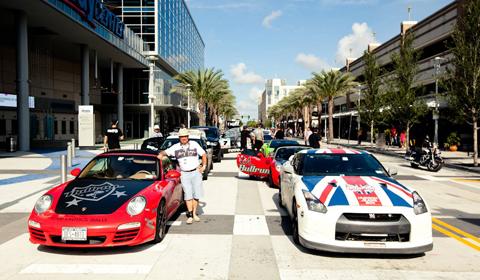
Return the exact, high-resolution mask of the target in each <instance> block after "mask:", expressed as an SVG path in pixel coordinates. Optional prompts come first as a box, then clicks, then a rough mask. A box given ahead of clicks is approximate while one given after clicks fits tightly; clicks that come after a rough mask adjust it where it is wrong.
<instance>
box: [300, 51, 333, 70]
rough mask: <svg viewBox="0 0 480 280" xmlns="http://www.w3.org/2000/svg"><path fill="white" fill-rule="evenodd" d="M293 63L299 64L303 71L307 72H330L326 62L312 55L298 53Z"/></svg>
mask: <svg viewBox="0 0 480 280" xmlns="http://www.w3.org/2000/svg"><path fill="white" fill-rule="evenodd" d="M295 63H296V64H299V65H300V67H302V68H303V69H305V70H309V71H311V70H313V71H316V72H320V71H322V69H323V70H325V71H330V69H332V67H331V66H330V65H329V64H328V62H327V61H325V60H323V59H320V58H318V57H316V56H315V55H313V54H304V53H299V54H297V56H296V57H295Z"/></svg>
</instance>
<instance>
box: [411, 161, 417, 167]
mask: <svg viewBox="0 0 480 280" xmlns="http://www.w3.org/2000/svg"><path fill="white" fill-rule="evenodd" d="M410 166H411V167H413V168H418V164H416V163H413V162H410Z"/></svg>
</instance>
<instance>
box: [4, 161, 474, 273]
mask: <svg viewBox="0 0 480 280" xmlns="http://www.w3.org/2000/svg"><path fill="white" fill-rule="evenodd" d="M235 157H236V154H228V155H225V158H224V160H222V162H221V163H220V164H218V163H215V166H214V170H213V171H212V173H211V174H210V176H209V179H208V180H207V181H204V186H205V195H206V197H205V198H204V199H202V200H201V204H200V209H199V211H198V212H199V214H200V217H201V221H200V222H198V223H194V224H193V225H187V224H185V221H186V217H185V215H184V214H179V215H176V216H175V217H173V218H172V219H171V220H170V226H169V228H168V233H167V236H166V239H165V240H164V241H163V242H161V243H160V244H144V245H140V246H135V247H118V248H96V249H69V248H52V247H45V246H38V245H34V244H31V243H30V242H29V241H28V233H27V218H28V215H29V213H30V211H31V209H32V207H33V204H34V202H35V200H36V199H37V198H38V197H39V196H40V195H41V194H42V193H43V192H45V191H46V190H47V189H49V188H51V187H53V186H54V183H55V182H56V180H58V178H57V177H48V178H44V179H39V180H35V181H34V182H33V183H32V184H31V186H28V187H23V186H24V185H25V184H23V185H22V188H21V189H20V188H19V189H18V192H17V191H15V192H13V193H14V194H12V192H11V190H12V189H15V187H16V186H15V184H12V185H3V186H0V188H4V189H9V190H10V191H9V192H8V194H9V195H6V196H2V197H1V198H0V252H1V253H0V279H102V280H103V279H332V278H333V279H480V266H479V265H478V264H479V263H480V240H479V237H480V215H479V211H480V174H472V173H467V172H464V171H458V170H453V169H448V168H444V169H442V170H441V171H440V172H438V173H432V172H428V171H426V170H421V169H412V168H411V167H410V166H409V164H408V163H407V162H404V161H402V160H401V159H399V158H394V157H388V156H385V155H378V156H377V158H378V159H379V160H380V161H381V162H382V163H383V164H384V166H386V167H387V168H388V167H395V168H397V169H398V171H399V174H398V176H396V178H397V180H398V181H400V182H401V183H402V184H404V185H408V186H411V187H414V188H415V189H416V190H417V191H419V193H420V194H421V195H422V196H423V198H424V199H425V200H426V201H427V203H428V205H429V207H430V209H431V211H432V216H433V218H434V229H433V236H434V249H433V251H430V252H427V253H426V254H422V255H413V256H399V255H367V254H333V253H326V252H320V251H314V250H308V249H305V248H303V247H301V246H297V245H295V244H294V243H293V240H292V236H291V222H290V220H289V218H288V217H287V215H286V213H285V212H284V210H283V209H281V208H280V207H279V206H278V203H277V197H278V190H277V189H274V188H270V187H269V185H268V183H267V182H266V181H260V180H249V179H248V178H247V176H246V175H245V176H244V175H242V174H239V173H238V169H237V168H236V164H235Z"/></svg>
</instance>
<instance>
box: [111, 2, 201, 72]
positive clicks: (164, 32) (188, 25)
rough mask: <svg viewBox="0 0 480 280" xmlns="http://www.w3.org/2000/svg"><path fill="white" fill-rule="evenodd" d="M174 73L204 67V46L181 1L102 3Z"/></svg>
mask: <svg viewBox="0 0 480 280" xmlns="http://www.w3.org/2000/svg"><path fill="white" fill-rule="evenodd" d="M103 2H104V3H108V4H110V8H111V9H112V12H114V13H115V14H116V15H117V16H118V17H119V18H120V19H121V20H123V22H125V25H126V26H127V27H129V28H130V29H131V30H132V31H133V32H135V33H137V34H138V35H139V36H140V37H141V38H142V39H143V40H144V41H145V42H146V43H147V44H148V49H149V50H150V51H154V52H155V53H157V54H158V55H159V56H160V57H161V58H162V59H163V60H164V61H166V62H168V64H170V65H171V66H172V67H173V68H174V69H175V70H176V71H177V72H179V73H180V72H184V71H186V70H196V69H198V68H204V65H205V44H204V42H203V40H202V37H201V36H200V33H199V31H198V29H197V27H196V25H195V23H194V21H193V18H192V16H191V15H190V12H189V10H188V8H187V5H186V4H185V1H184V0H105V1H103Z"/></svg>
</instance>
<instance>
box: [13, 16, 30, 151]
mask: <svg viewBox="0 0 480 280" xmlns="http://www.w3.org/2000/svg"><path fill="white" fill-rule="evenodd" d="M15 33H16V34H17V38H16V63H17V118H18V129H17V131H18V149H19V150H20V151H28V150H30V109H29V108H28V95H29V92H28V91H29V90H28V32H27V13H26V12H24V11H15Z"/></svg>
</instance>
